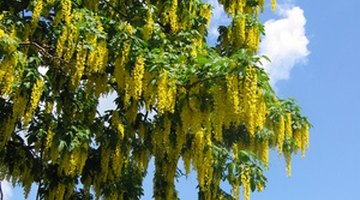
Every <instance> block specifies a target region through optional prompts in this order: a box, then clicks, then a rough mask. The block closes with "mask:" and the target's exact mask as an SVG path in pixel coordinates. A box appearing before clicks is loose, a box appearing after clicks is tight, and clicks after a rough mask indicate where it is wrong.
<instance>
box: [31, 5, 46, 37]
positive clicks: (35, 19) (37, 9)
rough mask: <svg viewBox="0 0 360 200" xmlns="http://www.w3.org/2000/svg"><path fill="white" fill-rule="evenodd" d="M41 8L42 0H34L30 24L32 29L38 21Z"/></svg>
mask: <svg viewBox="0 0 360 200" xmlns="http://www.w3.org/2000/svg"><path fill="white" fill-rule="evenodd" d="M42 9H43V1H42V0H36V5H35V7H34V10H33V12H32V20H31V25H32V28H33V31H34V29H35V28H36V26H37V24H38V22H39V17H40V14H41V12H42Z"/></svg>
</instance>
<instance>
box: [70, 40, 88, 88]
mask: <svg viewBox="0 0 360 200" xmlns="http://www.w3.org/2000/svg"><path fill="white" fill-rule="evenodd" d="M86 56H87V50H86V49H84V47H83V45H82V43H80V44H78V46H77V50H76V64H75V69H74V73H73V75H72V79H71V82H72V85H73V88H77V87H78V86H79V84H80V80H81V78H82V76H83V73H84V69H85V62H86Z"/></svg>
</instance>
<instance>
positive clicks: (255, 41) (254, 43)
mask: <svg viewBox="0 0 360 200" xmlns="http://www.w3.org/2000/svg"><path fill="white" fill-rule="evenodd" d="M259 43H260V31H259V28H258V27H256V26H255V25H253V26H252V27H250V28H249V29H248V31H247V37H246V44H247V46H248V47H249V48H250V49H251V50H252V51H253V52H257V51H258V49H259Z"/></svg>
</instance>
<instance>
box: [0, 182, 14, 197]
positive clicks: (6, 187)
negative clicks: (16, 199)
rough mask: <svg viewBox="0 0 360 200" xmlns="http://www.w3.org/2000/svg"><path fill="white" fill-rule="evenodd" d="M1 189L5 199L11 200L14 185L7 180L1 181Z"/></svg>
mask: <svg viewBox="0 0 360 200" xmlns="http://www.w3.org/2000/svg"><path fill="white" fill-rule="evenodd" d="M1 189H2V192H3V194H4V200H10V198H11V196H12V186H11V184H10V183H9V182H7V181H2V182H1Z"/></svg>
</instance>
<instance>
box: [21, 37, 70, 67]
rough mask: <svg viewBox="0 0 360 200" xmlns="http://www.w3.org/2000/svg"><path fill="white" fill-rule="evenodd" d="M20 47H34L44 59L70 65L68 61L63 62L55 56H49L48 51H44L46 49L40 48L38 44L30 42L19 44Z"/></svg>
mask: <svg viewBox="0 0 360 200" xmlns="http://www.w3.org/2000/svg"><path fill="white" fill-rule="evenodd" d="M19 45H21V46H32V47H35V48H37V49H39V51H40V53H41V54H42V55H44V56H45V57H46V58H49V59H55V60H60V61H61V62H63V63H66V64H70V63H69V62H68V61H66V60H63V59H61V58H59V57H56V56H53V55H52V54H50V53H49V52H48V51H46V49H45V48H44V47H43V46H41V45H40V44H39V43H37V42H34V41H30V42H20V44H19Z"/></svg>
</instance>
